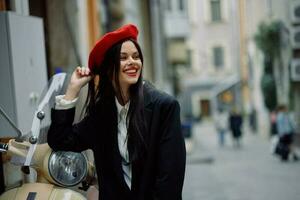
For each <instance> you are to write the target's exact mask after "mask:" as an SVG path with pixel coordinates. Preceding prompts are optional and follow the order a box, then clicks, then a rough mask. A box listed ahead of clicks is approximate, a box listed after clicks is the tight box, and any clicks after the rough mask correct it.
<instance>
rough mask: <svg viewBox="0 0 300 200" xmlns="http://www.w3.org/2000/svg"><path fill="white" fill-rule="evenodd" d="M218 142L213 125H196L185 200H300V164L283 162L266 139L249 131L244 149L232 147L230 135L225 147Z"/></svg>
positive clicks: (191, 144)
mask: <svg viewBox="0 0 300 200" xmlns="http://www.w3.org/2000/svg"><path fill="white" fill-rule="evenodd" d="M217 139H218V138H217V134H216V131H215V129H214V126H213V124H212V123H211V122H209V121H204V122H203V123H199V124H195V126H194V130H193V138H192V140H191V141H188V142H187V149H189V148H190V147H191V149H189V151H188V155H187V169H186V177H185V184H184V190H183V199H184V200H198V199H205V200H266V199H272V200H282V199H285V200H294V199H299V196H300V190H299V184H300V173H299V170H300V162H293V161H290V162H287V163H283V162H281V161H280V159H278V158H277V157H275V156H273V155H272V154H271V153H270V142H269V141H268V139H267V138H266V137H263V136H260V135H255V134H252V133H251V132H249V131H247V130H246V131H244V136H243V139H242V147H241V148H234V147H233V145H232V141H231V135H230V134H228V133H227V134H226V143H225V146H224V147H219V145H218V140H217Z"/></svg>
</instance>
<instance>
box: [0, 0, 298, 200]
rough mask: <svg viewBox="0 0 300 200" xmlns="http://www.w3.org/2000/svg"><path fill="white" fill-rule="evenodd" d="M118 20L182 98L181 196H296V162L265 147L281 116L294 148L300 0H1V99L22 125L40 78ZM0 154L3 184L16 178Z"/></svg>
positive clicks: (194, 199)
mask: <svg viewBox="0 0 300 200" xmlns="http://www.w3.org/2000/svg"><path fill="white" fill-rule="evenodd" d="M126 23H133V24H136V25H137V26H138V28H139V30H140V34H139V38H138V42H139V43H140V45H141V47H142V51H143V54H144V69H143V73H144V79H147V80H149V81H151V82H152V83H153V84H154V85H155V86H156V87H157V88H159V89H161V90H163V91H165V92H167V93H169V94H171V95H173V96H175V97H176V98H177V99H178V101H179V103H180V105H181V120H182V132H183V134H184V137H185V140H186V147H187V168H186V178H185V185H184V191H183V197H184V198H183V199H184V200H198V199H207V200H210V199H213V200H218V199H220V200H238V199H239V200H257V199H258V200H260V199H261V200H262V199H274V200H275V199H276V200H277V199H278V200H279V199H287V200H295V199H299V197H300V190H299V185H300V173H299V172H300V162H299V161H297V159H296V158H297V157H295V155H293V154H291V155H289V156H288V158H287V159H285V158H281V157H280V156H277V155H274V153H272V152H271V148H274V143H272V141H274V138H276V137H277V136H278V135H280V134H281V130H280V129H278V124H280V123H282V121H284V120H280V119H281V117H280V116H282V115H284V116H288V120H287V121H288V125H287V124H284V126H291V130H292V132H293V133H294V135H293V147H294V148H293V149H294V153H295V154H297V153H298V155H299V156H300V152H299V148H300V0H0V96H1V97H0V106H1V107H2V108H3V109H5V111H6V112H7V113H8V115H9V116H10V117H11V118H12V119H13V120H14V122H15V123H16V124H17V125H18V127H19V128H20V129H21V130H22V131H23V132H28V130H30V128H31V123H32V116H33V113H34V111H35V108H36V105H37V103H38V99H39V96H40V94H41V90H42V89H43V88H44V86H45V85H46V84H47V81H48V80H49V78H50V77H51V76H53V75H54V74H55V73H59V72H67V73H71V72H72V71H73V70H74V69H75V68H76V67H77V66H87V62H88V56H89V52H90V50H91V48H92V47H93V46H94V44H95V42H96V41H97V40H98V39H99V38H100V37H101V36H102V35H103V34H105V33H106V32H108V31H111V30H115V29H116V28H118V27H120V26H121V25H123V24H126ZM82 95H84V94H82ZM82 102H84V99H83V100H82ZM79 107H80V105H79ZM78 113H80V112H78ZM4 132H5V133H6V134H8V135H3V134H4ZM0 137H2V140H3V137H6V140H5V139H4V140H3V141H7V140H8V139H9V138H11V137H14V135H13V133H12V134H9V131H8V129H7V127H5V126H4V125H3V126H1V124H0ZM0 160H1V162H2V161H3V164H2V163H0V180H1V181H0V192H2V191H4V190H5V188H6V187H8V186H9V185H14V184H16V182H17V181H18V179H19V178H20V177H18V176H19V175H18V174H17V175H14V174H12V176H11V174H9V175H7V172H8V171H12V170H10V169H8V167H7V165H6V162H7V160H6V159H0ZM2 166H3V167H2ZM2 168H3V169H2ZM11 177H13V178H11Z"/></svg>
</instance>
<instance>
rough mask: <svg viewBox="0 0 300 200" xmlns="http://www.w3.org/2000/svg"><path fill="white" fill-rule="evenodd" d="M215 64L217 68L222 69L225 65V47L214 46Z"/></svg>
mask: <svg viewBox="0 0 300 200" xmlns="http://www.w3.org/2000/svg"><path fill="white" fill-rule="evenodd" d="M213 64H214V66H215V68H216V69H221V68H223V67H224V49H223V47H220V46H218V47H214V48H213Z"/></svg>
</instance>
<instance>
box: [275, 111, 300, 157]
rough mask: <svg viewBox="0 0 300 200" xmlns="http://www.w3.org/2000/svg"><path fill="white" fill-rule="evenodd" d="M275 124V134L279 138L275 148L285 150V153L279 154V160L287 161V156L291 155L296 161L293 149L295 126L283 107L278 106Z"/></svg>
mask: <svg viewBox="0 0 300 200" xmlns="http://www.w3.org/2000/svg"><path fill="white" fill-rule="evenodd" d="M276 123H277V132H278V136H279V142H278V147H277V148H281V147H282V149H285V146H286V148H287V150H286V151H282V152H281V159H282V160H283V161H287V160H288V157H289V155H290V154H291V155H292V156H293V159H294V160H298V156H297V155H296V152H295V148H294V145H293V141H294V133H295V125H294V122H293V120H292V118H291V116H290V114H289V112H288V109H287V107H286V106H285V105H280V106H278V114H277V119H276ZM280 145H281V147H280ZM284 145H285V146H284Z"/></svg>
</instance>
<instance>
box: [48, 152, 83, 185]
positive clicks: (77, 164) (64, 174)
mask: <svg viewBox="0 0 300 200" xmlns="http://www.w3.org/2000/svg"><path fill="white" fill-rule="evenodd" d="M48 165H49V166H48V167H49V173H50V176H51V177H52V179H53V180H54V181H56V182H58V183H59V184H60V185H63V186H74V185H77V184H78V183H80V182H81V181H82V180H83V179H84V177H85V176H86V175H87V161H86V158H85V156H84V155H83V154H81V153H75V152H69V151H68V152H67V151H56V152H52V153H51V155H50V157H49V162H48Z"/></svg>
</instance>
